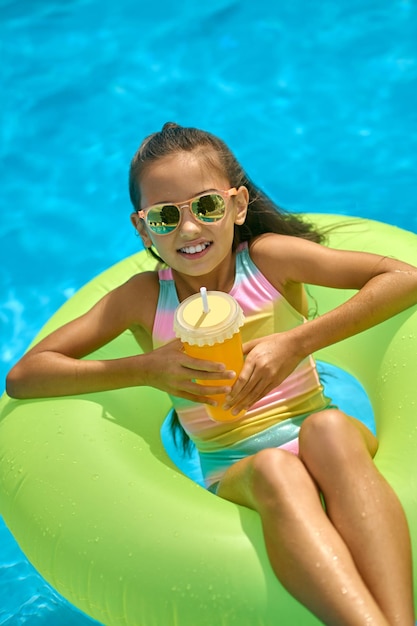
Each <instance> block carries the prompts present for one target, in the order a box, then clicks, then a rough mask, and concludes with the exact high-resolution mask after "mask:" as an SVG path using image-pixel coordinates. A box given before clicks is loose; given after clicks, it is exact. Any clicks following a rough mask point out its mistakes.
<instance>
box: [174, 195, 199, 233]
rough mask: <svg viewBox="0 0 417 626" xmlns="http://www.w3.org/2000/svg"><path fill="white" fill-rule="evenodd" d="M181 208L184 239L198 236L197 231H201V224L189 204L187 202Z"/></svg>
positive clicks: (181, 231)
mask: <svg viewBox="0 0 417 626" xmlns="http://www.w3.org/2000/svg"><path fill="white" fill-rule="evenodd" d="M180 208H181V221H180V225H179V229H180V235H181V237H183V239H192V238H193V237H195V236H196V233H199V232H200V224H199V223H198V222H197V220H196V219H195V217H194V216H193V214H192V212H191V209H190V207H189V205H188V204H185V205H183V206H181V207H180Z"/></svg>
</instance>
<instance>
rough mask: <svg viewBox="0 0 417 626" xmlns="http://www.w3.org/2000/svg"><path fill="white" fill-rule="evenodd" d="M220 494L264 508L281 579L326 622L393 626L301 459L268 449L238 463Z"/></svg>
mask: <svg viewBox="0 0 417 626" xmlns="http://www.w3.org/2000/svg"><path fill="white" fill-rule="evenodd" d="M218 494H219V496H221V497H223V498H226V499H228V500H231V501H232V502H236V503H238V504H242V505H244V506H248V507H250V508H253V509H255V510H257V511H258V512H259V514H260V516H261V520H262V525H263V530H264V536H265V543H266V548H267V551H268V555H269V558H270V561H271V565H272V567H273V569H274V571H275V573H276V575H277V577H278V579H279V580H280V581H281V583H282V584H283V585H284V586H285V587H286V588H287V589H288V591H289V592H290V593H291V594H292V595H293V596H294V597H295V598H297V599H298V600H299V601H300V602H302V603H303V604H304V605H305V606H306V607H307V608H308V609H310V610H311V611H312V612H313V613H314V614H315V615H316V616H317V617H318V618H319V619H320V620H321V621H322V622H323V623H324V624H327V625H329V626H388V624H389V622H388V620H387V619H386V618H385V617H384V615H383V613H382V612H381V610H380V608H379V607H378V605H377V603H376V602H375V600H374V598H373V597H372V595H371V593H370V592H369V590H368V589H367V587H366V585H365V584H364V582H363V580H362V578H361V576H360V575H359V573H358V570H357V568H356V566H355V563H354V561H353V559H352V557H351V554H350V552H349V549H348V548H347V546H346V544H345V542H344V541H343V539H342V538H341V536H340V534H339V532H338V531H337V530H336V529H335V527H334V526H333V524H332V522H331V521H330V520H329V518H328V517H327V515H326V513H325V511H324V510H323V507H322V504H321V500H320V496H319V493H318V490H317V487H316V484H315V482H314V480H313V478H312V477H311V475H310V474H309V472H308V471H307V469H306V467H305V466H304V464H303V463H302V461H301V460H300V459H299V458H298V457H296V456H294V455H293V454H291V453H289V452H286V451H284V450H279V449H266V450H263V451H261V452H259V453H257V454H255V455H254V456H252V457H248V458H247V459H244V460H242V461H239V462H238V463H236V464H235V465H233V466H232V467H230V468H229V469H228V471H227V472H226V473H225V475H224V477H223V479H222V480H221V482H220V485H219V490H218ZM404 626H405V623H404Z"/></svg>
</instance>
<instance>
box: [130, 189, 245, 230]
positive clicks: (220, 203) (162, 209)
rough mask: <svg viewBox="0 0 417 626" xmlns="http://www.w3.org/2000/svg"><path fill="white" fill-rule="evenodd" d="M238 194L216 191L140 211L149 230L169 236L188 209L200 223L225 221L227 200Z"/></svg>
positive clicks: (228, 191)
mask: <svg viewBox="0 0 417 626" xmlns="http://www.w3.org/2000/svg"><path fill="white" fill-rule="evenodd" d="M236 194H237V189H236V188H235V187H231V188H230V189H227V190H226V189H220V190H218V189H216V191H211V192H210V193H207V192H205V193H202V194H200V195H199V196H195V197H194V198H191V199H190V200H187V202H182V203H181V204H174V203H169V204H153V205H152V206H150V207H146V208H145V209H142V210H141V211H138V212H137V213H138V215H139V217H140V218H142V219H143V220H145V223H146V225H147V227H148V228H149V230H151V231H152V232H153V233H156V234H157V235H169V234H170V233H172V232H173V231H174V230H175V229H176V228H177V226H178V225H179V223H180V221H181V209H183V208H184V207H188V208H189V209H190V211H191V213H192V215H193V217H194V218H195V219H196V220H197V221H198V222H204V223H208V224H212V223H214V222H219V221H220V220H221V219H223V217H224V214H225V213H226V200H227V198H230V197H231V196H235V195H236Z"/></svg>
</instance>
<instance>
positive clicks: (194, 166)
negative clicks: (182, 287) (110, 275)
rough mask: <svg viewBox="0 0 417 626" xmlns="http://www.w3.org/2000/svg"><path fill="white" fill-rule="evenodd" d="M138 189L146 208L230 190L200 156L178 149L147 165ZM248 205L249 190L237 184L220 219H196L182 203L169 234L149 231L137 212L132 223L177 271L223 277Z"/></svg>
mask: <svg viewBox="0 0 417 626" xmlns="http://www.w3.org/2000/svg"><path fill="white" fill-rule="evenodd" d="M140 187H141V194H142V200H141V206H142V208H146V207H149V206H151V205H154V204H160V203H175V204H180V205H181V204H184V203H186V202H187V200H189V199H190V198H193V197H195V196H198V195H199V194H201V193H203V192H205V191H214V190H226V189H229V188H230V182H229V181H228V180H227V178H226V177H225V176H224V175H222V174H220V172H219V171H217V170H216V169H214V168H209V166H208V165H207V161H205V160H204V159H201V156H200V157H199V156H198V154H195V153H192V152H181V153H177V154H174V155H172V156H168V157H164V158H162V159H160V160H158V161H156V162H155V163H152V164H151V165H149V166H148V167H146V168H145V171H144V173H143V175H142V180H141V183H140ZM247 205H248V192H247V189H246V187H240V188H239V190H238V191H237V194H236V195H235V196H232V197H230V198H227V199H226V212H225V215H224V217H223V218H222V219H221V220H220V221H218V222H213V223H207V222H200V221H198V220H197V219H196V218H195V217H194V216H193V214H192V212H191V210H190V208H189V206H187V207H181V209H180V213H181V217H180V223H179V225H178V226H177V228H176V229H175V230H174V231H172V232H171V233H169V234H167V235H158V234H156V233H154V232H152V231H151V230H150V229H149V228H148V227H147V226H146V224H145V222H144V221H143V220H142V219H140V218H139V217H138V215H137V214H136V213H133V214H132V222H133V223H134V225H135V227H136V228H137V229H138V231H139V233H140V235H141V237H142V240H143V243H144V245H145V246H146V247H149V246H150V245H154V247H155V248H156V250H157V252H158V254H159V256H160V257H161V258H162V259H163V260H164V261H165V263H167V265H169V266H170V267H171V268H172V269H173V270H174V271H176V272H178V273H180V274H181V275H183V276H188V277H200V276H208V275H210V274H214V275H215V274H216V272H217V273H218V272H219V271H220V273H221V275H225V273H227V270H228V269H229V266H230V267H231V265H232V263H233V259H232V242H233V236H234V225H235V224H243V222H244V221H245V217H246V210H247ZM225 264H226V265H225ZM220 268H221V269H220ZM218 288H220V286H218Z"/></svg>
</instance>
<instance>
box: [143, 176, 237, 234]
mask: <svg viewBox="0 0 417 626" xmlns="http://www.w3.org/2000/svg"><path fill="white" fill-rule="evenodd" d="M237 193H238V191H237V189H236V187H230V189H211V190H208V191H204V192H203V193H199V194H198V195H197V196H194V197H193V198H190V199H189V200H186V201H185V202H180V203H176V202H158V203H157V204H151V205H150V206H148V207H145V208H143V209H140V210H139V211H136V213H137V214H138V216H139V217H140V218H141V219H142V220H143V221H144V222H145V224H146V226H147V227H148V228H149V230H150V231H151V232H152V233H153V234H155V235H158V237H165V235H171V234H172V233H173V232H174V231H176V230H177V228H178V226H179V225H180V224H181V217H182V209H184V208H186V207H187V208H188V209H190V213H191V215H192V216H193V218H194V219H195V221H196V222H197V223H198V224H210V223H211V224H215V223H217V222H220V221H221V220H222V219H223V218H224V216H225V214H226V211H225V212H224V214H223V215H222V216H221V217H220V218H219V219H217V220H213V221H212V222H209V221H207V222H206V221H204V220H201V219H199V218H198V217H197V215H196V214H195V213H194V211H193V210H192V208H191V205H192V203H193V202H195V201H196V200H199V199H200V198H203V197H204V196H211V195H218V196H221V197H222V198H223V200H227V199H228V198H231V197H232V196H236V195H237ZM164 206H174V207H176V208H177V209H178V213H179V218H178V222H177V224H176V226H175V227H174V228H173V229H172V230H170V231H169V232H168V233H158V232H157V231H155V230H153V228H152V226H150V224H148V221H147V216H148V214H149V211H150V210H151V209H155V208H156V207H164Z"/></svg>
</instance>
